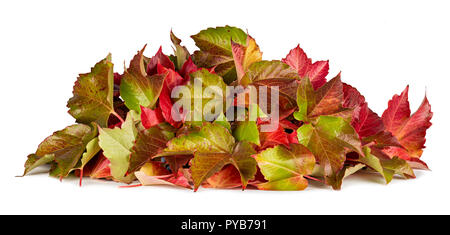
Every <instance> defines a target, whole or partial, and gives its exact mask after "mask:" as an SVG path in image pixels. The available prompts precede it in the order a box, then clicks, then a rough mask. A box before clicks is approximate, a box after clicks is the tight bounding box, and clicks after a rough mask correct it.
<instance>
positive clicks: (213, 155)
mask: <svg viewBox="0 0 450 235" xmlns="http://www.w3.org/2000/svg"><path fill="white" fill-rule="evenodd" d="M183 153H184V154H185V155H186V154H187V155H189V154H194V159H193V160H192V166H191V171H192V178H193V180H194V189H195V190H197V189H198V187H199V186H200V185H201V184H202V183H203V182H204V181H205V180H206V179H208V178H209V177H211V176H212V175H214V174H215V173H217V172H219V171H220V170H221V169H222V168H223V167H224V166H225V165H228V164H233V165H234V166H235V167H236V168H237V169H238V170H239V172H240V173H241V177H242V182H243V187H244V188H245V186H246V185H247V182H248V180H249V179H251V178H252V177H253V176H252V174H253V175H254V174H255V173H256V163H255V162H254V159H253V158H251V157H250V156H251V155H253V154H255V153H256V152H255V150H254V149H253V147H251V145H250V144H248V143H246V142H239V143H238V144H235V140H234V138H233V136H232V135H231V133H230V132H229V131H228V130H227V129H226V128H225V127H223V126H221V125H219V124H212V123H208V122H207V123H204V124H203V127H202V128H201V129H200V131H195V132H192V133H188V134H184V135H181V136H178V137H176V138H174V139H172V140H170V141H169V142H168V144H167V148H166V149H165V150H164V153H163V155H164V156H167V158H169V156H170V155H180V154H183Z"/></svg>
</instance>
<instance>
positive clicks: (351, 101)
mask: <svg viewBox="0 0 450 235" xmlns="http://www.w3.org/2000/svg"><path fill="white" fill-rule="evenodd" d="M342 87H343V90H344V105H343V106H344V107H346V108H357V107H359V106H361V105H362V104H364V102H366V99H365V98H364V96H362V95H361V93H359V91H358V90H357V89H356V88H354V87H352V86H350V85H348V84H346V83H342Z"/></svg>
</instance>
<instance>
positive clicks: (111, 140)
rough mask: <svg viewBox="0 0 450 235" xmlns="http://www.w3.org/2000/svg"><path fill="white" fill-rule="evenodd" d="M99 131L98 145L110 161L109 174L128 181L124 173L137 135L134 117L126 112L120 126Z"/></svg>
mask: <svg viewBox="0 0 450 235" xmlns="http://www.w3.org/2000/svg"><path fill="white" fill-rule="evenodd" d="M99 131H100V135H99V137H98V138H99V145H100V147H101V148H102V150H103V154H104V155H105V157H106V158H108V160H109V161H110V162H111V165H110V168H111V175H112V176H113V178H114V179H115V180H118V181H124V182H128V180H129V178H127V177H125V175H126V173H127V170H128V168H129V166H130V155H131V148H132V147H133V145H134V141H135V138H136V135H137V130H136V126H135V121H134V119H133V118H132V116H131V114H128V116H127V119H126V120H125V122H124V123H123V124H122V128H118V127H116V128H114V129H110V128H101V129H100V130H99Z"/></svg>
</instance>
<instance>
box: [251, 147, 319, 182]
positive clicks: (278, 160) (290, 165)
mask: <svg viewBox="0 0 450 235" xmlns="http://www.w3.org/2000/svg"><path fill="white" fill-rule="evenodd" d="M256 161H257V162H258V166H259V168H260V169H261V172H262V174H263V175H264V177H265V179H266V180H268V182H266V183H263V184H259V185H258V188H259V189H263V190H303V189H305V188H306V187H307V186H308V181H307V180H306V179H305V178H304V177H303V176H305V175H309V174H311V173H312V171H313V169H314V166H315V164H316V160H315V158H314V156H313V155H312V153H311V152H310V151H309V150H308V149H307V148H306V147H305V146H303V145H301V144H291V145H290V150H289V149H287V148H286V147H284V146H281V145H278V146H276V147H274V148H270V149H266V150H264V151H262V152H261V153H259V154H258V155H256Z"/></svg>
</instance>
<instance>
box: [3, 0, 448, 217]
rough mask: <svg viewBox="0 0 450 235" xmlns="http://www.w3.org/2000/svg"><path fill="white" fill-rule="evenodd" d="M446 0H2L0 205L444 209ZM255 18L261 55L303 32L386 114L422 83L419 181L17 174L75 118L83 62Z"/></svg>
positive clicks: (124, 57) (120, 57) (26, 208)
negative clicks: (237, 182) (288, 186)
mask: <svg viewBox="0 0 450 235" xmlns="http://www.w3.org/2000/svg"><path fill="white" fill-rule="evenodd" d="M449 12H450V2H449V1H431V0H427V1H412V0H408V1H392V0H388V1H381V0H378V1H360V0H359V1H305V2H303V1H298V0H297V1H281V0H277V1H273V0H272V1H242V0H241V1H234V0H222V1H214V2H213V1H192V0H191V1H163V0H158V1H111V0H109V1H95V2H94V1H80V0H78V1H72V2H71V3H68V1H19V0H16V1H1V3H0V68H1V73H0V79H1V80H0V81H1V85H0V89H1V90H0V102H1V107H0V110H1V115H0V118H1V121H0V124H1V129H0V132H1V133H0V138H1V141H0V144H1V149H0V151H1V154H0V158H1V159H0V214H4V213H14V214H19V213H32V214H53V213H62V214H71V213H75V214H85V213H89V214H92V213H95V214H98V213H101V214H111V213H125V214H135V213H138V214H171V213H181V214H202V213H208V214H322V213H327V214H328V213H329V214H342V213H343V214H352V213H363V214H385V213H388V214H399V213H400V214H412V213H424V214H429V213H445V214H447V213H450V203H449V198H450V187H449V179H450V178H449V175H450V174H449V173H450V170H449V169H450V156H449V153H448V146H449V138H448V132H449V126H448V119H449V118H450V117H449V111H448V107H449V85H450V84H449V78H450V76H449V65H450V59H449V56H450V46H449V44H450V34H449V32H450V30H449V25H450V14H449ZM226 24H229V25H233V26H238V27H241V28H243V29H244V30H246V29H248V32H249V33H250V34H251V35H252V36H253V37H254V38H255V39H256V40H257V42H258V44H259V46H260V47H261V49H262V51H263V52H264V59H269V60H270V59H281V58H282V57H284V56H285V55H286V54H287V53H288V52H289V50H290V49H292V48H294V47H295V46H296V45H297V43H300V45H301V46H302V47H303V48H304V49H305V51H306V52H307V53H308V55H309V56H310V57H311V58H313V60H326V59H329V60H330V76H334V75H335V74H336V73H338V72H339V71H342V79H343V81H344V82H347V83H350V84H352V85H353V86H355V87H357V88H358V89H359V90H360V91H361V92H362V93H363V94H364V95H365V97H366V99H367V101H368V102H369V105H370V106H371V107H372V108H373V109H374V110H375V111H377V112H378V113H379V114H381V113H382V112H383V110H384V109H385V108H386V107H387V102H388V100H389V99H390V98H391V97H392V95H393V94H396V93H400V92H401V91H402V90H403V89H404V88H405V86H406V85H407V84H410V85H411V89H410V101H411V105H412V108H413V110H415V109H416V108H417V107H418V105H419V104H420V102H421V100H422V99H423V96H424V94H425V91H427V93H428V97H429V100H430V102H431V105H432V110H433V112H434V117H433V120H432V122H433V126H432V127H431V129H430V130H429V131H428V136H427V144H426V145H427V149H426V151H425V153H424V155H423V157H422V159H423V160H424V161H426V162H427V163H428V164H429V166H430V168H431V169H432V171H431V172H417V176H418V177H417V179H415V180H402V179H397V180H394V181H393V182H392V183H391V184H389V185H384V184H383V181H382V179H381V178H380V177H374V176H370V175H357V176H354V177H350V178H349V179H348V180H346V181H344V184H343V189H342V190H341V191H333V190H331V189H329V188H327V187H321V186H319V185H311V186H310V187H309V188H308V189H307V190H306V191H300V192H264V191H256V190H248V191H245V192H242V191H240V190H212V189H201V190H199V192H197V193H194V192H192V191H188V190H183V189H176V188H168V187H141V188H134V189H119V188H118V185H119V184H116V183H112V182H105V181H97V180H85V181H84V186H83V187H82V188H80V187H78V185H77V179H75V178H72V179H67V180H64V181H63V182H62V183H60V182H59V181H58V180H56V179H54V178H50V177H48V176H47V174H39V173H36V174H33V175H32V176H28V177H25V178H15V176H16V175H20V174H21V173H22V171H23V163H24V161H25V159H26V156H27V154H28V153H32V152H34V151H35V150H36V147H37V145H38V144H39V143H40V142H41V141H42V140H43V139H44V138H45V137H47V136H48V135H50V134H51V133H52V132H53V131H55V130H59V129H62V128H64V127H66V126H67V125H69V124H72V123H73V122H74V121H73V119H72V117H71V116H70V115H69V114H67V108H66V107H65V105H66V101H67V100H68V99H69V98H70V97H71V92H72V86H73V83H74V81H75V80H76V77H77V74H78V73H85V72H88V71H89V69H90V67H91V66H92V65H94V64H95V63H96V62H97V61H99V60H100V59H102V58H104V57H105V56H106V55H107V53H108V52H111V53H112V55H113V62H114V63H115V65H116V66H115V69H116V71H119V72H122V71H123V63H124V61H126V63H127V64H128V62H129V60H130V59H131V58H132V56H133V55H134V54H135V53H136V51H137V50H139V49H141V48H142V46H143V45H144V44H146V43H148V46H147V52H146V55H147V56H151V55H153V54H154V53H155V52H156V50H157V49H158V47H159V46H160V45H162V46H163V51H164V52H165V53H171V52H172V51H171V48H170V45H171V43H170V40H169V32H170V29H171V28H172V29H173V30H174V32H175V33H176V35H177V36H178V37H180V38H181V39H183V43H184V44H185V45H187V47H188V48H189V49H190V50H191V52H192V51H193V50H194V49H195V46H194V43H193V41H192V40H191V39H190V38H189V36H190V35H193V34H196V33H197V32H198V31H200V30H202V29H204V28H207V27H215V26H223V25H226Z"/></svg>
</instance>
